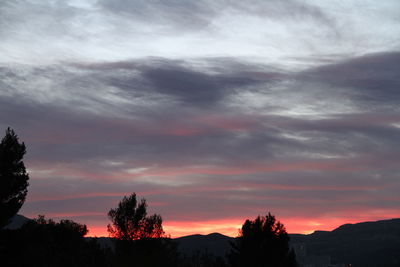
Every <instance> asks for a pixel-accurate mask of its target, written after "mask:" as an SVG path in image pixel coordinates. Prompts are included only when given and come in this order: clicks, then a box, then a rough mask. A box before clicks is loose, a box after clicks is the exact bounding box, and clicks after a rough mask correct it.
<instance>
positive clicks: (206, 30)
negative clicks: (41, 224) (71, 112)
mask: <svg viewBox="0 0 400 267" xmlns="http://www.w3.org/2000/svg"><path fill="white" fill-rule="evenodd" d="M360 5H361V4H360V3H359V2H358V1H348V2H343V3H341V4H331V3H325V2H321V1H313V0H310V1H294V0H291V1H250V2H246V4H243V3H233V2H232V1H225V0H219V1H208V0H202V1H185V3H182V2H180V1H172V0H171V1H136V0H135V1H108V0H102V1H92V0H86V1H72V0H71V1H49V0H45V1H36V0H30V1H28V0H18V1H3V2H2V5H1V6H0V14H1V20H0V23H1V30H0V36H1V38H2V43H1V44H0V48H1V49H2V51H3V53H2V55H1V57H0V62H2V63H8V62H12V63H23V64H34V65H46V64H54V63H58V62H60V61H63V62H76V61H87V62H99V61H108V62H115V61H125V60H129V59H139V58H143V57H149V56H157V57H164V58H169V59H187V58H199V57H237V58H246V59H248V60H252V61H253V62H258V63H265V62H270V63H274V64H280V65H282V66H285V67H287V68H296V69H299V68H303V69H304V68H305V67H308V66H309V65H310V64H311V65H314V66H315V65H317V64H318V63H319V60H320V59H319V58H320V57H326V58H327V59H330V60H338V59H343V58H345V57H347V56H348V55H363V54H366V53H371V52H382V51H385V49H386V48H387V49H389V50H396V49H398V47H399V42H398V40H397V39H396V38H395V36H397V35H398V33H399V32H398V31H399V30H398V29H399V27H398V21H397V20H396V18H397V17H398V11H397V10H399V8H398V2H397V1H386V2H385V3H375V2H370V3H367V4H365V3H363V4H362V5H363V8H362V9H360ZM360 10H361V11H360ZM358 11H360V12H358ZM332 55H336V56H332ZM300 58H307V61H308V62H307V63H306V62H305V61H304V60H299V59H300Z"/></svg>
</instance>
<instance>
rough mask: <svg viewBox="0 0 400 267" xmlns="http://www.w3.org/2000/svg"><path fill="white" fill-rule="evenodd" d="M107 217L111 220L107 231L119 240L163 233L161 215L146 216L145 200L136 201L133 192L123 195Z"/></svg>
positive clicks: (156, 236) (160, 235)
mask: <svg viewBox="0 0 400 267" xmlns="http://www.w3.org/2000/svg"><path fill="white" fill-rule="evenodd" d="M108 217H109V218H110V220H111V222H112V225H110V224H109V225H108V226H107V229H108V232H109V233H110V235H111V236H112V237H114V238H117V239H119V240H139V239H145V238H160V237H162V236H163V235H164V231H163V228H162V218H161V216H160V215H158V214H153V215H151V216H147V204H146V200H145V199H142V200H141V201H140V202H139V203H138V202H137V200H136V194H135V193H133V194H131V195H130V196H129V197H126V196H125V197H124V198H123V199H122V201H121V202H119V204H118V207H117V208H116V209H111V210H110V211H109V212H108Z"/></svg>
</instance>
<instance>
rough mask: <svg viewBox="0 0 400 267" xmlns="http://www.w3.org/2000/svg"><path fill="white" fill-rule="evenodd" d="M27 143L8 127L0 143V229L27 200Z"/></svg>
mask: <svg viewBox="0 0 400 267" xmlns="http://www.w3.org/2000/svg"><path fill="white" fill-rule="evenodd" d="M25 153H26V148H25V144H24V143H23V142H22V143H20V142H19V141H18V136H17V135H16V134H15V132H14V131H13V130H12V129H10V128H7V130H6V135H5V136H4V138H3V139H2V140H1V143H0V229H1V228H3V227H4V226H5V225H7V224H8V223H9V220H10V218H11V217H13V216H14V215H15V214H16V213H17V212H18V211H19V209H20V208H21V207H22V205H23V204H24V202H25V197H26V194H27V192H28V190H27V187H28V179H29V176H28V173H27V172H26V169H25V165H24V162H23V161H22V158H23V157H24V155H25Z"/></svg>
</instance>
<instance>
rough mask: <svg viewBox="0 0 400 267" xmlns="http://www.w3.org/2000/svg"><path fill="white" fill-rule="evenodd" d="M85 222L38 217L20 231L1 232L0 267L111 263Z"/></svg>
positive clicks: (102, 264) (99, 264) (105, 264)
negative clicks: (89, 233)
mask: <svg viewBox="0 0 400 267" xmlns="http://www.w3.org/2000/svg"><path fill="white" fill-rule="evenodd" d="M87 232H88V231H87V228H86V225H82V224H79V223H76V222H73V221H71V220H61V221H60V222H54V221H53V220H51V219H49V220H47V219H45V217H44V216H39V217H38V218H37V219H35V220H32V221H29V222H27V223H25V224H24V225H23V226H22V227H21V228H20V229H17V230H3V231H0V265H1V266H41V267H42V266H43V267H46V266H49V267H50V266H61V267H63V266H110V264H109V260H108V257H107V255H106V253H105V252H104V251H103V250H101V249H100V247H99V245H98V244H97V242H96V240H87V239H85V238H84V235H85V234H86V233H87Z"/></svg>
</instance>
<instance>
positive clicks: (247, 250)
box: [229, 213, 297, 267]
mask: <svg viewBox="0 0 400 267" xmlns="http://www.w3.org/2000/svg"><path fill="white" fill-rule="evenodd" d="M231 245H232V250H231V253H230V255H229V260H230V262H231V265H232V266H235V267H238V266H252V267H295V266H297V264H296V259H295V255H294V252H293V251H292V250H290V249H289V235H288V234H287V232H286V229H285V227H284V225H283V224H281V223H280V222H279V221H277V220H276V219H275V216H273V215H271V213H268V215H266V216H265V217H261V216H258V217H257V218H256V219H255V220H254V221H251V220H246V222H245V223H244V224H243V226H242V229H241V231H240V234H239V237H238V238H237V239H236V242H234V243H231Z"/></svg>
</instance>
